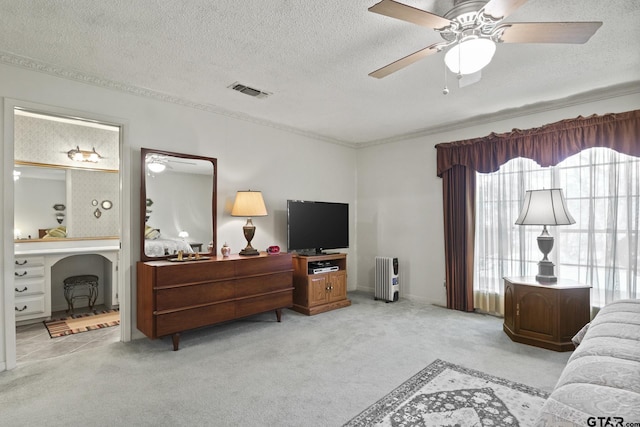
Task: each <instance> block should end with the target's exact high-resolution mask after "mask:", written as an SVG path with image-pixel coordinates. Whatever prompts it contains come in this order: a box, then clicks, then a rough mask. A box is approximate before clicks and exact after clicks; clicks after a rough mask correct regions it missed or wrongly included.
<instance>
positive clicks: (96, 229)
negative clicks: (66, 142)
mask: <svg viewBox="0 0 640 427" xmlns="http://www.w3.org/2000/svg"><path fill="white" fill-rule="evenodd" d="M68 172H69V173H68V174H67V201H68V207H67V211H68V212H70V214H69V215H68V217H67V219H68V223H67V227H68V232H69V235H68V237H97V236H102V237H104V236H117V235H118V233H119V218H118V212H119V207H118V198H119V195H118V191H119V184H118V180H119V177H118V174H117V173H108V172H95V171H83V170H70V171H68ZM93 200H96V201H97V202H98V205H97V206H94V205H93V204H92V202H93ZM105 200H108V201H110V202H111V203H112V205H113V206H112V207H111V209H104V208H103V207H102V206H101V205H102V202H103V201H105ZM96 210H97V211H98V212H99V213H100V217H99V218H98V217H96V215H95V212H96Z"/></svg>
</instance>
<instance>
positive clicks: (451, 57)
mask: <svg viewBox="0 0 640 427" xmlns="http://www.w3.org/2000/svg"><path fill="white" fill-rule="evenodd" d="M495 52H496V44H495V43H494V42H493V40H490V39H486V38H477V37H469V38H465V39H462V40H461V41H460V42H459V43H457V44H456V45H455V46H453V47H452V48H451V49H449V50H448V51H447V53H446V54H445V56H444V63H445V64H447V68H449V70H451V72H452V73H456V74H463V75H464V74H473V73H476V72H478V71H480V70H482V69H483V68H484V67H486V66H487V65H488V64H489V63H490V62H491V59H492V58H493V54H494V53H495Z"/></svg>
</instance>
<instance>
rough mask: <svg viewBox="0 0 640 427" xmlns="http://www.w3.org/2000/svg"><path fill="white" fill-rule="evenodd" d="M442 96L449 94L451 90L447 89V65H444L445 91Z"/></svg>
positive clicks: (443, 90)
mask: <svg viewBox="0 0 640 427" xmlns="http://www.w3.org/2000/svg"><path fill="white" fill-rule="evenodd" d="M443 64H444V62H443ZM442 94H443V95H448V94H449V88H448V87H447V64H444V89H442Z"/></svg>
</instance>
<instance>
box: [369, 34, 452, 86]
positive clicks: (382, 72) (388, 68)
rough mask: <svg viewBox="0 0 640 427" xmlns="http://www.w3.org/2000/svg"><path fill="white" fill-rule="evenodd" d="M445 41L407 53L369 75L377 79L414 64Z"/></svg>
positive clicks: (433, 51)
mask: <svg viewBox="0 0 640 427" xmlns="http://www.w3.org/2000/svg"><path fill="white" fill-rule="evenodd" d="M443 44H444V43H442V42H439V43H434V44H432V45H430V46H427V47H425V48H424V49H420V50H419V51H417V52H414V53H412V54H411V55H407V56H405V57H404V58H400V59H398V60H397V61H394V62H392V63H391V64H389V65H385V66H384V67H382V68H379V69H377V70H376V71H374V72H371V73H369V75H370V76H371V77H375V78H377V79H381V78H383V77H386V76H388V75H389V74H391V73H395V72H396V71H398V70H401V69H403V68H404V67H407V66H409V65H411V64H413V63H414V62H416V61H418V60H420V59H422V58H424V57H427V56H429V55H431V54H433V53H436V52H438V47H440V46H441V45H443Z"/></svg>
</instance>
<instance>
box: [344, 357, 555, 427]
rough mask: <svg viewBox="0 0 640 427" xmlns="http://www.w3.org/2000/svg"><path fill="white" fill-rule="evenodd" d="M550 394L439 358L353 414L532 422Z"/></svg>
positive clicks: (436, 422) (391, 421)
mask: <svg viewBox="0 0 640 427" xmlns="http://www.w3.org/2000/svg"><path fill="white" fill-rule="evenodd" d="M547 396H548V394H547V393H545V392H543V391H540V390H537V389H535V388H532V387H529V386H526V385H523V384H518V383H514V382H511V381H508V380H505V379H502V378H498V377H494V376H492V375H488V374H485V373H482V372H480V371H475V370H472V369H467V368H463V367H462V366H457V365H454V364H451V363H447V362H444V361H442V360H436V361H435V362H433V363H432V364H430V365H429V366H427V367H426V368H424V369H423V370H422V371H420V372H418V373H417V374H416V375H414V376H413V377H412V378H410V379H409V380H407V381H405V382H404V383H403V384H402V385H401V386H400V387H398V388H396V389H395V390H393V391H392V392H391V393H389V394H388V395H386V396H385V397H383V398H382V399H380V400H379V401H378V402H376V403H374V404H373V405H371V406H370V407H369V408H367V409H365V410H364V411H363V412H361V413H360V414H359V415H358V416H356V417H355V418H353V419H352V420H351V421H349V422H348V423H347V424H345V427H356V426H357V427H364V426H460V427H466V426H494V427H495V426H512V427H513V426H531V425H533V424H534V422H535V420H536V418H537V417H538V414H539V413H540V409H541V408H542V405H543V403H544V401H545V400H546V398H547Z"/></svg>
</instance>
